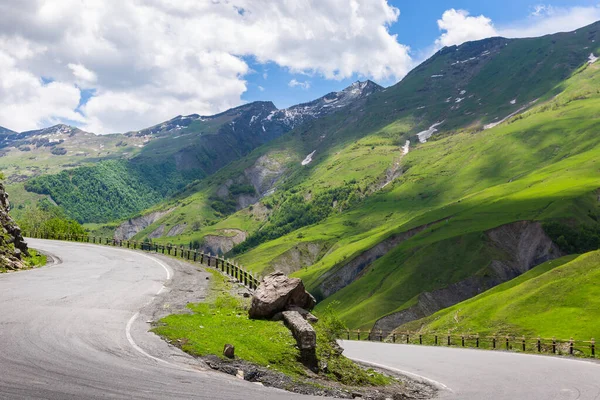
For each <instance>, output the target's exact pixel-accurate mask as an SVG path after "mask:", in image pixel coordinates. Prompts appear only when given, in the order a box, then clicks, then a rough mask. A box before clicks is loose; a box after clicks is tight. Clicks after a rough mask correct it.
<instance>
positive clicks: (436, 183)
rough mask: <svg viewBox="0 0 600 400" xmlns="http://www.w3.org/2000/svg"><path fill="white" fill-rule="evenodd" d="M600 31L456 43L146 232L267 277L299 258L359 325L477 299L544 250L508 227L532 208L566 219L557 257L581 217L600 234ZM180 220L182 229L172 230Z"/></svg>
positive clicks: (548, 218)
mask: <svg viewBox="0 0 600 400" xmlns="http://www.w3.org/2000/svg"><path fill="white" fill-rule="evenodd" d="M596 31H597V24H595V25H593V26H590V27H587V28H583V29H580V30H578V31H577V32H576V33H568V34H558V35H552V36H546V37H543V38H533V39H521V40H508V39H502V38H494V39H488V40H483V41H479V42H473V43H467V44H464V45H462V46H459V47H452V48H448V49H443V50H441V51H440V52H439V53H438V54H436V55H435V56H433V57H432V58H431V59H430V60H428V61H427V62H425V63H424V64H423V65H421V66H419V67H418V68H416V69H415V70H414V71H413V72H411V73H410V74H409V75H408V76H407V77H406V78H405V79H404V80H403V81H402V82H400V83H398V84H397V85H395V86H393V87H391V88H388V89H386V90H384V91H382V92H380V93H376V94H373V95H371V96H370V97H369V98H368V99H367V100H366V101H365V102H364V103H361V104H358V105H356V106H355V107H350V108H348V109H347V110H344V111H341V112H338V113H336V114H333V115H330V116H327V117H324V118H321V119H318V120H315V121H312V122H310V123H308V124H304V125H302V126H300V127H298V128H296V129H295V130H293V131H291V132H290V133H288V134H286V135H284V136H282V137H281V138H279V139H276V140H273V141H272V142H270V143H269V144H267V145H264V146H261V147H259V148H258V149H256V150H254V151H253V152H251V153H250V154H248V155H246V156H244V157H242V158H241V159H240V160H239V161H237V162H233V163H231V164H229V165H228V166H226V167H225V168H223V169H222V170H220V171H219V172H217V173H216V174H215V175H213V176H211V177H210V178H209V179H205V180H203V181H201V182H199V183H198V184H195V185H192V186H190V187H188V188H187V189H186V191H184V192H182V193H180V194H179V195H178V196H176V197H175V198H174V199H172V200H171V201H169V202H167V203H165V204H163V205H160V206H158V207H156V208H154V209H152V210H149V211H153V210H158V209H164V210H171V212H170V213H169V214H167V215H165V216H163V217H162V218H159V219H157V220H156V221H155V222H154V223H152V224H150V225H149V226H147V227H146V228H144V229H143V230H141V231H140V232H139V233H138V234H137V235H136V238H137V239H143V238H145V237H148V236H149V235H151V234H152V238H153V240H155V241H159V242H174V243H181V244H189V243H192V244H195V245H196V246H199V247H200V248H204V249H207V248H210V249H211V251H212V252H223V253H228V256H234V257H235V258H236V259H237V260H238V261H239V262H240V263H241V264H243V265H244V266H246V267H248V268H249V269H251V270H253V271H255V272H258V273H259V274H266V273H268V272H270V271H272V270H274V269H283V270H285V271H286V272H288V273H292V274H293V275H295V276H298V277H301V278H303V279H304V280H305V282H306V284H307V286H308V287H309V289H310V290H311V292H312V293H314V294H315V296H316V297H317V298H318V299H319V300H321V302H320V304H319V306H318V307H321V308H322V307H326V306H327V305H329V304H336V308H337V311H338V313H339V314H340V316H341V317H342V318H343V319H344V320H345V322H346V323H347V324H348V326H349V327H350V328H359V327H360V328H370V327H372V326H373V325H374V324H376V323H380V322H381V320H382V317H386V316H394V315H398V314H402V313H405V312H407V311H410V310H412V309H413V308H414V307H418V306H419V305H420V299H421V298H422V296H423V295H424V294H427V293H433V294H435V293H437V292H439V291H443V290H446V289H449V288H450V289H452V288H461V287H462V286H467V287H469V290H466V289H465V290H463V291H462V293H460V290H462V289H458V290H457V292H458V293H454V294H456V295H461V296H467V297H471V296H474V295H476V294H478V293H480V292H482V291H484V290H486V289H488V288H491V287H493V286H495V285H497V284H498V283H501V282H504V281H506V280H507V279H510V278H512V277H515V276H518V275H519V274H520V273H522V272H523V271H524V270H527V269H529V268H531V267H533V266H535V265H536V264H539V263H540V262H543V261H544V260H543V259H539V260H538V259H537V258H535V257H533V258H532V259H530V260H527V262H520V261H519V260H517V259H516V258H515V257H516V256H515V254H514V251H513V249H512V248H510V246H508V244H507V243H506V242H505V241H503V240H504V239H503V238H502V237H501V235H500V234H498V233H497V231H498V230H500V232H501V231H502V230H503V229H504V230H509V231H510V230H511V229H513V230H514V229H517V228H515V226H517V225H514V224H515V223H520V222H519V221H525V222H523V224H524V225H522V226H523V227H524V228H523V229H528V227H532V228H531V229H534V228H535V227H536V226H539V225H535V222H538V221H539V222H540V223H543V224H544V226H545V227H548V226H549V225H547V223H548V222H553V221H558V223H555V224H553V225H552V227H553V229H552V230H551V231H548V232H546V233H547V234H548V235H550V238H547V239H546V242H549V243H550V244H551V243H552V242H551V241H550V239H552V240H554V242H555V243H556V244H558V245H560V249H558V248H557V247H556V245H552V246H554V250H552V251H550V252H547V254H543V255H542V258H543V257H546V258H553V257H557V256H558V255H559V253H560V251H562V252H563V253H570V252H572V251H573V248H574V247H573V246H574V245H573V243H574V242H576V241H577V240H575V239H573V238H572V237H573V235H574V234H573V230H574V229H575V231H576V230H577V229H576V228H573V227H581V226H590V230H591V231H595V230H596V229H597V228H596V226H597V224H598V222H597V221H598V218H600V208H599V204H598V200H597V199H598V194H597V190H598V189H599V188H600V179H599V176H598V167H597V165H596V160H597V159H598V156H599V155H600V154H599V153H600V148H599V145H600V137H598V135H597V132H598V130H599V128H600V120H599V119H598V117H599V116H600V95H599V89H600V72H599V70H598V68H599V67H598V65H596V64H588V62H587V60H588V56H589V54H590V52H592V51H594V50H595V49H596V46H595V45H594V43H595V41H596V40H597V37H596ZM459 99H460V100H459ZM434 123H441V124H440V125H438V126H437V129H438V130H439V132H431V133H434V134H433V136H431V137H430V138H429V139H428V141H427V143H419V140H418V139H419V138H418V136H419V135H417V134H418V133H422V131H424V130H426V129H428V128H429V127H430V126H431V125H432V124H434ZM489 124H498V126H496V127H493V129H484V127H486V128H490V126H489ZM426 136H427V135H425V137H426ZM421 137H422V138H423V136H422V135H421ZM407 140H410V142H411V143H410V146H409V149H408V150H409V151H408V153H407V154H405V153H406V149H405V148H403V147H404V146H405V144H406V141H407ZM311 154H312V161H311V162H310V163H308V164H307V165H302V164H301V161H302V160H304V159H305V157H307V155H311ZM256 171H258V173H255V172H256ZM271 173H272V177H273V179H271V180H269V184H268V185H267V184H264V182H262V183H261V182H258V183H257V178H256V177H257V176H263V175H265V174H266V175H268V176H271V175H269V174H271ZM261 174H262V175H261ZM261 184H262V186H261ZM252 187H254V192H253V191H252V190H251V189H252ZM240 188H245V189H244V190H241V189H240ZM262 189H265V190H262ZM527 221H529V222H527ZM511 224H512V225H511ZM173 227H180V228H181V231H182V233H180V234H178V235H176V236H168V235H162V236H161V235H156V233H157V232H168V231H170V230H171V229H172V228H173ZM513 233H514V232H513ZM242 234H243V235H242ZM538 234H539V235H542V236H543V237H546V236H545V234H544V232H543V230H542V229H541V228H539V232H538ZM498 236H500V238H498ZM509 236H510V235H509ZM561 237H563V239H562V240H560V238H561ZM567 237H568V238H569V240H567ZM244 238H245V240H244ZM569 241H571V242H573V243H571V242H569ZM240 242H241V243H240ZM513 245H514V246H517V245H522V244H518V243H516V244H511V246H513ZM575 247H576V246H575ZM217 250H218V251H217ZM499 263H500V264H502V265H504V266H505V270H502V271H499V270H498V264H499ZM519 263H520V264H519ZM461 285H462V286H461ZM469 285H470V286H469ZM453 290H454V289H453ZM455 292H456V290H455ZM465 298H466V297H465ZM461 300H462V299H461ZM443 305H444V302H439V304H435V307H438V308H437V309H439V308H441V307H442V306H443ZM433 311H436V309H433ZM386 318H387V317H386ZM383 319H384V320H385V318H383ZM413 319H414V318H413ZM378 321H379V322H378Z"/></svg>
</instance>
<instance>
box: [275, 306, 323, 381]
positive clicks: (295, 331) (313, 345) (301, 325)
mask: <svg viewBox="0 0 600 400" xmlns="http://www.w3.org/2000/svg"><path fill="white" fill-rule="evenodd" d="M283 320H284V322H285V325H286V326H287V327H288V329H289V330H290V331H292V335H293V336H294V339H296V343H297V344H298V349H300V358H301V360H302V363H303V364H304V365H306V366H307V367H308V368H310V369H311V370H312V371H314V372H318V370H319V363H318V360H317V352H316V350H317V333H316V332H315V330H314V328H313V327H312V326H311V324H309V323H308V322H307V321H306V320H305V319H304V317H303V316H302V315H301V314H300V313H299V312H298V311H284V312H283Z"/></svg>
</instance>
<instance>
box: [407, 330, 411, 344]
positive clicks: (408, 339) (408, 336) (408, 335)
mask: <svg viewBox="0 0 600 400" xmlns="http://www.w3.org/2000/svg"><path fill="white" fill-rule="evenodd" d="M409 343H410V333H408V332H406V344H409Z"/></svg>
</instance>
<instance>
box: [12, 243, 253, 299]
mask: <svg viewBox="0 0 600 400" xmlns="http://www.w3.org/2000/svg"><path fill="white" fill-rule="evenodd" d="M23 236H26V237H31V238H35V239H49V240H62V241H69V242H79V243H91V244H98V245H106V246H112V247H122V248H127V249H133V250H143V251H147V252H152V253H156V254H165V255H169V256H173V257H177V258H181V259H183V260H186V261H190V262H197V263H200V264H203V265H206V266H208V267H212V268H215V269H217V270H218V271H221V272H222V273H223V274H224V275H227V276H229V277H231V278H233V279H235V280H237V282H239V283H241V284H243V285H244V286H245V287H247V288H248V289H252V290H254V289H256V288H257V287H258V285H259V284H260V278H257V277H255V276H254V275H252V274H251V273H250V272H248V271H246V270H244V269H243V268H242V267H240V266H239V265H238V264H236V263H234V262H232V261H230V260H227V259H225V258H223V257H219V256H216V255H211V254H210V253H208V254H206V253H204V252H199V251H198V250H191V249H186V248H185V247H184V246H174V245H162V244H156V243H149V242H140V241H136V240H118V239H114V238H113V239H111V238H107V237H105V238H102V237H96V236H89V235H62V234H58V235H51V234H48V233H46V232H24V234H23Z"/></svg>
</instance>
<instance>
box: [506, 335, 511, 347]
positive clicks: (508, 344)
mask: <svg viewBox="0 0 600 400" xmlns="http://www.w3.org/2000/svg"><path fill="white" fill-rule="evenodd" d="M509 340H510V338H509V337H508V336H506V350H510V343H509Z"/></svg>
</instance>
